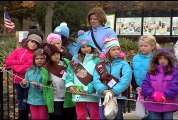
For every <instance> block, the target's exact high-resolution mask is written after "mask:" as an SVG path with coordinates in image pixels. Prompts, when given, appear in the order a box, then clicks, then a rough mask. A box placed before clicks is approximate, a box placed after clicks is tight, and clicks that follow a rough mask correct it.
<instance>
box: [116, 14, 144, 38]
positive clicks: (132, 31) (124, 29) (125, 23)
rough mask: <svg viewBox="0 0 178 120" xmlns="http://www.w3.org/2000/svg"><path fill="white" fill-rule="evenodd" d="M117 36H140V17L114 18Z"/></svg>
mask: <svg viewBox="0 0 178 120" xmlns="http://www.w3.org/2000/svg"><path fill="white" fill-rule="evenodd" d="M116 34H117V35H141V17H129V18H116Z"/></svg>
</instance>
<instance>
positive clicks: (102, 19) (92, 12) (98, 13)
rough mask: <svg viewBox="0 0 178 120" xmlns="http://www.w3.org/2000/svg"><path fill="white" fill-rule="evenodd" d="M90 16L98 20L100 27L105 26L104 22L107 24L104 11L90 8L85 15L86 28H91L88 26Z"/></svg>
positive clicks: (99, 8)
mask: <svg viewBox="0 0 178 120" xmlns="http://www.w3.org/2000/svg"><path fill="white" fill-rule="evenodd" d="M91 15H96V17H97V19H98V20H99V22H100V24H101V25H105V24H106V22H107V19H106V14H105V12H104V10H103V9H102V8H101V7H95V8H92V9H91V10H90V11H89V12H88V15H87V25H88V26H91V25H90V16H91Z"/></svg>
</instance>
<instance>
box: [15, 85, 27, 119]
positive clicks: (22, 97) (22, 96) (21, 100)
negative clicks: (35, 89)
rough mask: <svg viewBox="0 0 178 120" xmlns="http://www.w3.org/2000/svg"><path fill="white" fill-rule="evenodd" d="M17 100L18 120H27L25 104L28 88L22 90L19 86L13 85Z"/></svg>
mask: <svg viewBox="0 0 178 120" xmlns="http://www.w3.org/2000/svg"><path fill="white" fill-rule="evenodd" d="M15 88H16V93H17V100H18V109H19V111H18V113H19V118H18V119H19V120H24V119H25V120H27V119H28V113H29V109H30V108H29V104H28V103H27V99H28V88H22V87H21V86H20V85H19V84H15Z"/></svg>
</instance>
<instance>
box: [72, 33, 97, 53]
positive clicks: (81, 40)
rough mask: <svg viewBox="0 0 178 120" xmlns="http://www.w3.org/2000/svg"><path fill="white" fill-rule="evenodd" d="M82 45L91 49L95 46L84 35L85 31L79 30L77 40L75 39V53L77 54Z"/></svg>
mask: <svg viewBox="0 0 178 120" xmlns="http://www.w3.org/2000/svg"><path fill="white" fill-rule="evenodd" d="M83 45H89V46H91V47H93V48H96V46H95V45H94V43H93V41H92V40H91V39H90V37H89V36H88V35H87V34H86V33H85V31H83V30H79V31H78V38H77V48H76V52H77V53H78V52H79V50H80V48H81V47H82V46H83Z"/></svg>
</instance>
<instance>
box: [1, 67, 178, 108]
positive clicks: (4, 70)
mask: <svg viewBox="0 0 178 120" xmlns="http://www.w3.org/2000/svg"><path fill="white" fill-rule="evenodd" d="M0 69H1V70H2V71H3V72H8V73H10V74H11V75H15V74H13V73H12V72H10V71H8V70H6V69H5V68H3V67H0ZM15 76H16V77H18V78H19V79H21V80H23V78H21V77H19V76H17V75H15ZM27 82H28V83H30V84H33V85H35V84H34V82H30V81H28V80H27ZM40 87H45V88H51V89H56V88H54V87H50V86H45V85H42V84H40ZM59 90H60V91H63V92H70V93H72V92H71V91H69V90H64V89H59ZM73 94H79V95H86V96H94V97H99V98H104V96H103V95H97V94H87V93H86V94H82V93H73ZM116 98H117V99H120V100H127V101H134V102H136V101H137V100H136V99H128V98H122V97H116ZM177 99H178V98H177ZM142 102H143V103H155V104H168V105H178V103H161V102H154V101H146V100H144V101H142Z"/></svg>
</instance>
